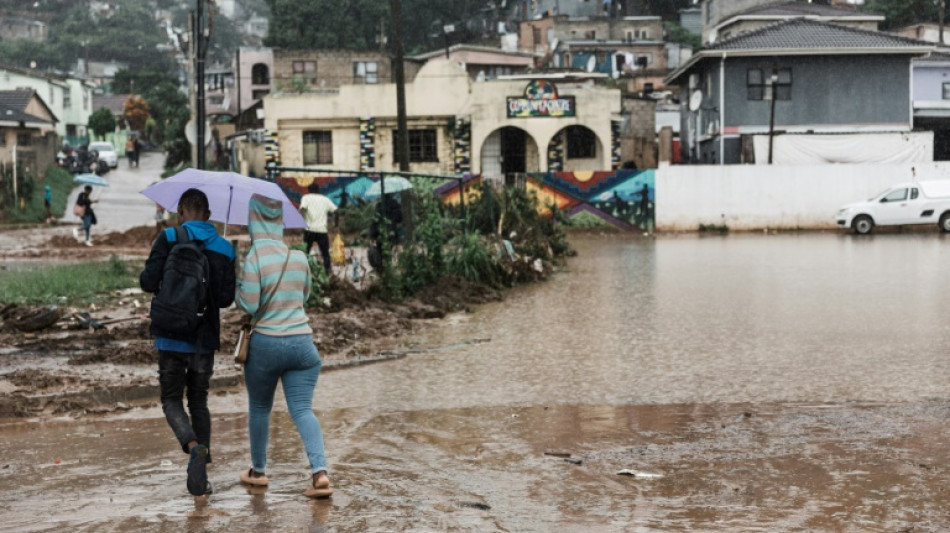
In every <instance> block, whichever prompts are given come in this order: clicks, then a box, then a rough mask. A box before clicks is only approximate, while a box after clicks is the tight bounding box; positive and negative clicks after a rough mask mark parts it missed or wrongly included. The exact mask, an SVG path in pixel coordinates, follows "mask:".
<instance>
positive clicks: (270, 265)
mask: <svg viewBox="0 0 950 533" xmlns="http://www.w3.org/2000/svg"><path fill="white" fill-rule="evenodd" d="M248 231H249V232H250V234H251V249H250V251H248V254H247V258H246V259H245V260H244V265H243V268H242V269H241V275H240V278H239V279H238V284H237V294H236V296H235V302H236V303H237V306H238V307H239V308H241V309H243V310H244V311H246V312H247V313H248V314H250V315H251V316H252V317H254V319H255V320H257V325H256V327H255V328H254V331H257V332H260V333H263V334H265V335H273V336H286V335H301V334H308V335H312V334H313V330H312V329H310V324H309V321H308V318H307V314H306V313H305V312H304V308H303V304H304V302H305V301H306V300H307V298H308V297H309V296H310V265H309V263H308V262H307V256H306V255H304V253H303V252H301V251H298V250H294V251H292V252H291V254H290V259H289V260H288V261H287V270H286V272H284V277H283V278H282V279H281V280H280V285H279V286H277V287H276V289H275V288H274V284H276V283H277V279H278V278H279V277H280V272H281V269H282V268H283V266H284V260H285V259H286V258H287V250H288V248H287V245H286V244H284V212H283V208H282V204H281V202H279V201H276V200H271V199H269V198H265V197H263V196H260V195H256V194H255V195H254V196H252V197H251V203H250V210H249V213H248ZM270 291H274V294H273V296H271V297H270V301H269V302H267V306H266V309H264V310H263V312H261V310H260V306H261V303H262V302H261V299H262V295H264V297H266V295H267V294H268V293H269V292H270Z"/></svg>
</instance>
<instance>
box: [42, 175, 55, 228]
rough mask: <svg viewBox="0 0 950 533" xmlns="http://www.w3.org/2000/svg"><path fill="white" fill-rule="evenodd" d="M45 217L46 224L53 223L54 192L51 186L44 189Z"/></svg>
mask: <svg viewBox="0 0 950 533" xmlns="http://www.w3.org/2000/svg"><path fill="white" fill-rule="evenodd" d="M43 191H44V193H43V216H44V219H45V220H46V223H47V224H49V223H50V222H52V221H53V190H52V189H50V187H49V185H47V186H45V187H43Z"/></svg>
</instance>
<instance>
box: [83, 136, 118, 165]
mask: <svg viewBox="0 0 950 533" xmlns="http://www.w3.org/2000/svg"><path fill="white" fill-rule="evenodd" d="M89 149H90V150H95V151H97V152H99V160H100V161H105V162H106V164H108V165H109V168H116V167H117V166H119V153H118V152H116V151H115V146H112V143H110V142H94V143H89Z"/></svg>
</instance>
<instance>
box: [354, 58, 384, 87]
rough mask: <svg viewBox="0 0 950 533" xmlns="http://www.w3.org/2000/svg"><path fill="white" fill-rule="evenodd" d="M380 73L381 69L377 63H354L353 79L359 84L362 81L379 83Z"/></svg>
mask: <svg viewBox="0 0 950 533" xmlns="http://www.w3.org/2000/svg"><path fill="white" fill-rule="evenodd" d="M378 72H379V68H378V65H377V64H376V62H375V61H354V62H353V77H354V78H356V81H357V82H358V81H360V80H362V81H363V83H378V81H379V78H378V77H377V73H378Z"/></svg>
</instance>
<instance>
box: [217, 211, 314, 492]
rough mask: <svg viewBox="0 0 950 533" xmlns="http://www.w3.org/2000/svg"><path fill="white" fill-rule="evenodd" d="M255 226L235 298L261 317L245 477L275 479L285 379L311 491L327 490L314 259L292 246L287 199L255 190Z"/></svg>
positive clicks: (251, 360) (256, 481)
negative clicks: (273, 437) (313, 325)
mask: <svg viewBox="0 0 950 533" xmlns="http://www.w3.org/2000/svg"><path fill="white" fill-rule="evenodd" d="M248 230H249V232H250V234H251V249H250V251H249V252H248V254H247V258H246V259H245V260H244V264H243V267H242V271H241V274H240V277H239V280H238V286H237V295H236V298H235V302H236V303H237V305H238V307H240V308H241V309H243V310H244V311H246V312H247V313H248V314H250V315H251V316H252V317H253V318H254V320H256V324H255V327H254V335H252V336H251V345H250V350H249V351H248V356H247V362H246V363H245V365H244V381H245V383H246V386H247V399H248V411H249V412H248V433H249V435H250V440H251V468H250V469H249V470H247V471H246V472H241V482H243V483H245V484H248V485H256V486H267V484H268V480H267V476H266V475H265V473H264V472H265V467H266V466H267V441H268V437H269V435H270V413H271V408H272V407H273V406H274V391H275V390H276V388H277V382H278V381H280V382H281V384H282V386H283V389H284V397H285V398H286V400H287V408H288V410H289V411H290V416H291V418H292V419H293V421H294V424H296V425H297V431H298V432H299V433H300V438H301V439H302V440H303V443H304V448H305V449H306V451H307V458H308V459H309V461H310V473H311V475H312V481H311V483H310V486H309V487H308V488H307V490H306V491H305V492H304V494H306V495H307V496H308V497H311V498H325V497H328V496H330V494H332V493H333V490H332V489H331V488H330V480H329V478H328V477H327V461H326V456H325V455H324V451H323V431H322V430H321V428H320V421H319V420H317V417H316V415H315V414H314V413H313V392H314V389H315V388H316V386H317V377H318V376H319V375H320V367H321V365H322V362H321V361H320V354H319V353H317V348H316V346H314V344H313V330H311V329H310V324H309V322H308V318H307V314H306V312H305V311H304V307H303V306H304V302H305V301H307V298H308V297H309V295H310V282H311V281H310V280H311V278H310V266H309V263H308V262H307V257H306V256H305V255H304V254H303V252H300V251H293V252H291V251H290V249H289V248H288V247H287V245H286V244H284V224H283V209H282V207H281V202H279V201H276V200H271V199H269V198H265V197H263V196H259V195H254V196H253V197H252V198H251V202H250V211H249V220H248ZM285 265H286V266H285ZM282 272H283V275H281V273H282ZM278 280H279V283H278ZM262 295H263V298H262ZM262 299H263V301H262ZM262 307H263V309H261V308H262Z"/></svg>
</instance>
